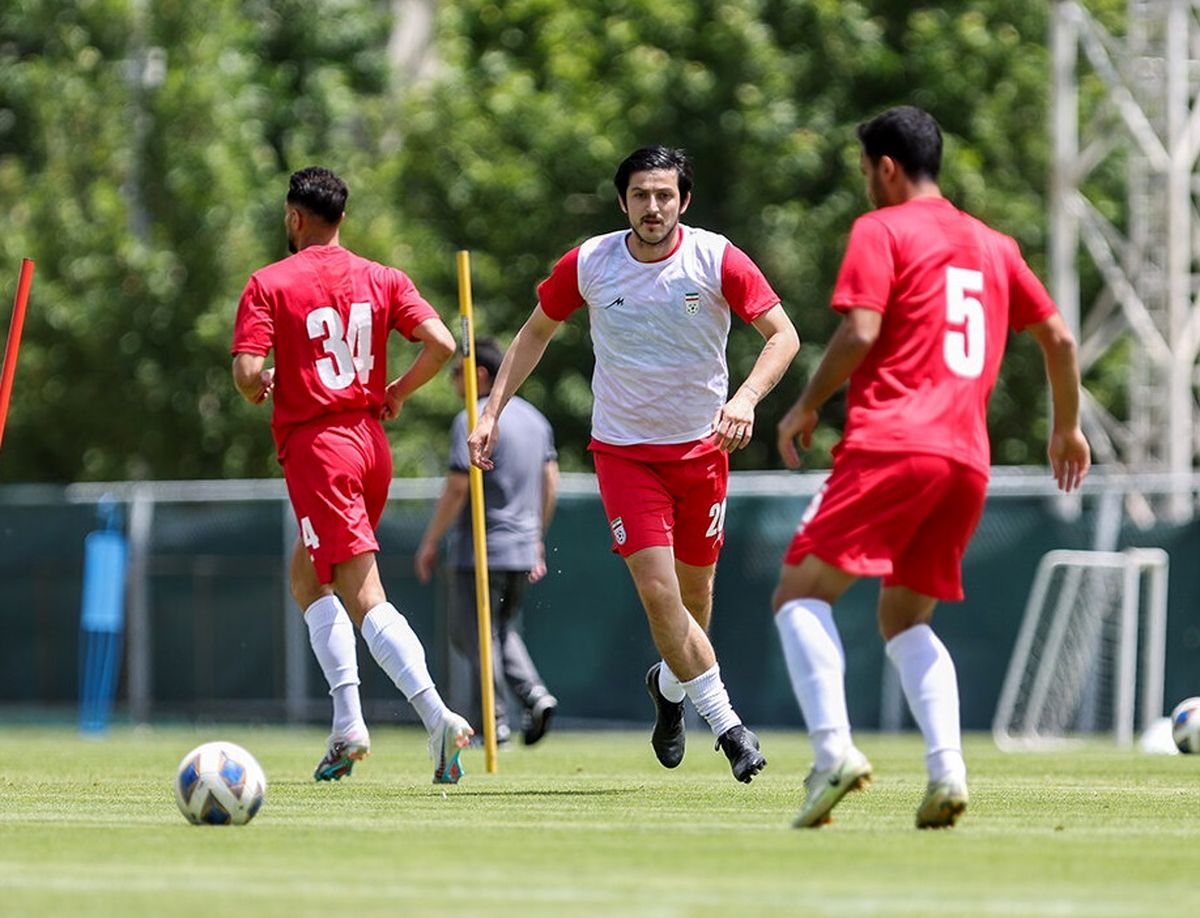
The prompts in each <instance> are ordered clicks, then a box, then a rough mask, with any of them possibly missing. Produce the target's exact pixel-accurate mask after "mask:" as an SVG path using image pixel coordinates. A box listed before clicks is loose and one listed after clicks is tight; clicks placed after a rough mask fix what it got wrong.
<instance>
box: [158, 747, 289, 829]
mask: <svg viewBox="0 0 1200 918" xmlns="http://www.w3.org/2000/svg"><path fill="white" fill-rule="evenodd" d="M266 793H267V778H266V775H264V774H263V770H262V767H261V766H260V765H259V764H258V762H257V761H256V760H255V758H254V756H252V755H251V754H250V753H249V752H247V751H246V750H245V749H243V748H242V747H241V746H239V745H237V744H236V743H225V742H213V743H202V744H201V745H199V746H197V747H196V748H195V749H193V750H192V751H191V752H189V753H188V754H187V755H185V756H184V757H183V761H181V762H180V763H179V771H178V773H177V774H176V776H175V802H176V803H178V804H179V811H180V812H181V813H183V815H184V816H186V817H187V819H188V821H189V822H191V823H194V824H195V825H212V826H228V825H234V826H243V825H245V824H246V823H248V822H249V821H250V820H251V819H253V818H254V814H255V813H257V812H258V808H259V807H260V806H262V802H263V797H264V796H266Z"/></svg>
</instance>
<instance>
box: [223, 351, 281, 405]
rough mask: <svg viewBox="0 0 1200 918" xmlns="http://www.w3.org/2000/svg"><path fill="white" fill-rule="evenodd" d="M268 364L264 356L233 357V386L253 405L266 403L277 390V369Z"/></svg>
mask: <svg viewBox="0 0 1200 918" xmlns="http://www.w3.org/2000/svg"><path fill="white" fill-rule="evenodd" d="M266 363H267V358H266V356H265V355H263V354H246V353H240V354H234V355H233V384H234V385H235V386H237V390H238V392H240V393H241V396H242V398H244V399H245V400H246V401H248V402H249V403H250V404H251V405H257V404H259V403H260V402H264V401H266V399H267V397H268V396H269V395H270V394H271V390H272V389H274V388H275V368H274V367H268V366H266Z"/></svg>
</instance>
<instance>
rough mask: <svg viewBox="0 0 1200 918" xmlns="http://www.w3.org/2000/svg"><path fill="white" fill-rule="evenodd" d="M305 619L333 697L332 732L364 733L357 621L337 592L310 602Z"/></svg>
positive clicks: (309, 637)
mask: <svg viewBox="0 0 1200 918" xmlns="http://www.w3.org/2000/svg"><path fill="white" fill-rule="evenodd" d="M304 623H305V624H306V625H308V643H309V644H310V645H311V646H312V649H313V654H315V655H316V658H317V662H318V663H320V664H321V672H323V673H324V674H325V681H326V682H328V683H329V695H330V697H332V698H333V730H332V733H333V735H334V736H335V737H343V738H344V737H346V736H351V735H358V734H360V733H365V732H366V724H364V723H363V716H362V704H361V702H360V701H359V697H358V685H359V679H358V652H357V648H356V646H355V643H354V623H353V622H351V621H350V616H349V615H347V614H346V609H345V608H344V607H343V606H342V603H341V601H340V600H339V599H338V598H337V597H336V596H322V597H321V598H320V599H318V600H317V601H316V602H314V603H313V604H312V605H311V606H309V607H308V608H307V609H306V610H305V612H304Z"/></svg>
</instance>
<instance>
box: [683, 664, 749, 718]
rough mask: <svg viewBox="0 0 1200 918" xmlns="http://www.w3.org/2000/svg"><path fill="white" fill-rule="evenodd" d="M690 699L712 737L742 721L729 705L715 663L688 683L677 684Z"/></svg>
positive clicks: (718, 667) (719, 668) (719, 671)
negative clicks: (710, 730) (706, 722)
mask: <svg viewBox="0 0 1200 918" xmlns="http://www.w3.org/2000/svg"><path fill="white" fill-rule="evenodd" d="M679 684H680V685H681V686H682V687H683V690H684V691H685V692H686V693H687V696H688V698H690V699H692V704H694V705H695V706H696V710H697V711H699V712H700V716H701V717H703V718H704V719H705V720H707V721H708V725H709V727H711V728H712V732H713V736H720V735H721V734H722V733H724V732H725V731H726V730H728V729H729V728H730V727H736V726H737V725H738V724H740V723H741V722H742V719H741V718H740V717H738V716H737V714H736V713H734V710H733V706H732V705H731V704H730V703H729V693H728V692H726V691H725V683H723V682H722V681H721V667H720V666H718V665H717V664H716V663H714V664H713V666H712V669H710V670H708V671H706V672H703V673H701V674H700V675H698V676H697V677H696V678H695V679H693V680H691V681H690V682H681V683H679Z"/></svg>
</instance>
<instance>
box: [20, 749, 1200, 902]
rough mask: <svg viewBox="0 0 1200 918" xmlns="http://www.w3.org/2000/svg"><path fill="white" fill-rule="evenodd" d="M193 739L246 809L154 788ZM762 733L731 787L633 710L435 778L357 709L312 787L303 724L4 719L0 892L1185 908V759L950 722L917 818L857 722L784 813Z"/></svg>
mask: <svg viewBox="0 0 1200 918" xmlns="http://www.w3.org/2000/svg"><path fill="white" fill-rule="evenodd" d="M208 739H229V740H232V741H234V742H238V743H241V744H243V745H245V746H246V747H247V748H249V749H250V750H251V751H252V752H254V753H255V755H256V756H257V757H258V759H259V761H260V762H261V763H262V765H263V768H264V769H265V771H266V773H267V777H268V780H269V782H270V789H269V791H268V794H267V801H266V803H265V805H264V806H263V809H262V811H261V812H260V813H259V815H258V817H257V818H256V819H255V821H254V822H253V823H251V824H250V825H248V826H245V827H241V828H213V827H207V826H205V827H194V826H191V825H189V824H187V823H186V822H185V821H184V819H183V817H182V816H180V814H179V812H178V811H177V810H176V808H175V801H174V798H173V795H172V780H173V778H174V774H175V767H176V764H177V762H178V761H179V759H180V758H181V757H182V755H183V754H184V753H185V752H187V750H188V749H190V748H191V747H192V746H194V745H196V744H198V743H199V742H202V741H204V740H208ZM762 739H763V748H764V751H765V753H766V755H767V758H768V760H769V761H770V765H769V767H768V768H767V770H766V771H765V772H764V773H763V774H762V775H760V776H759V777H758V778H756V779H755V781H754V783H753V784H752V785H749V786H744V785H740V784H738V783H736V782H735V781H734V780H733V779H732V778H731V777H730V776H729V772H728V769H727V767H726V764H725V760H724V757H723V756H721V755H719V754H718V753H715V752H713V751H712V744H711V741H710V738H709V737H708V736H707V735H706V734H699V733H694V734H693V736H692V744H691V746H690V748H689V750H688V754H687V758H686V759H685V761H684V763H683V765H682V766H680V768H678V769H677V770H675V771H666V770H664V769H662V768H660V767H659V766H658V764H657V763H656V762H655V760H654V758H653V754H652V753H651V751H650V748H649V744H648V730H647V731H646V733H645V734H643V733H609V732H586V733H585V732H576V733H565V732H558V733H554V734H551V736H550V737H549V738H548V739H547V740H546V741H545V742H543V743H542V744H541V745H540V746H538V747H535V748H533V749H524V748H515V749H512V750H504V751H503V752H501V754H500V757H499V771H498V773H497V774H493V775H489V774H487V773H486V772H485V770H484V763H483V753H482V751H480V750H469V751H468V752H467V753H466V756H465V759H464V761H465V764H466V768H467V771H468V774H467V776H466V777H465V778H464V779H463V781H462V783H460V784H459V785H458V786H456V787H448V788H445V789H443V788H440V787H434V786H432V785H431V784H430V783H429V776H430V769H429V766H428V764H427V760H426V758H425V742H424V736H423V734H421V733H419V732H418V731H416V730H413V729H386V728H381V727H377V728H375V730H374V731H373V740H374V754H373V756H372V757H371V758H370V759H368V760H367V761H366V762H364V763H362V764H361V765H359V766H358V767H357V768H356V770H355V773H354V774H353V775H352V776H351V777H349V778H347V779H345V780H343V781H342V782H340V783H337V784H320V785H318V784H316V783H314V782H313V781H312V780H311V779H310V773H311V769H312V766H313V764H314V762H315V760H316V758H317V757H318V756H319V754H320V752H321V751H322V745H323V741H324V734H323V733H321V732H318V731H314V730H289V729H257V728H245V727H242V728H238V727H217V728H212V729H206V730H203V731H197V730H193V729H190V728H189V729H183V728H178V729H155V730H153V731H150V732H136V731H133V730H129V729H117V730H114V731H113V732H112V733H111V734H110V735H109V736H108V737H107V738H106V739H103V740H85V739H81V738H79V737H78V736H77V735H76V734H74V733H73V732H70V731H68V730H51V729H37V728H30V727H15V726H14V727H5V728H0V914H3V915H56V916H57V915H122V916H128V915H231V914H246V915H255V916H268V915H282V916H289V918H296V916H301V915H317V914H323V915H335V916H336V915H356V916H357V915H384V914H387V915H448V914H455V913H461V914H472V915H489V914H495V915H516V914H522V915H527V914H538V915H570V916H579V915H606V916H610V918H613V916H623V915H680V916H683V915H687V916H694V915H721V916H730V915H752V914H766V915H773V914H778V915H787V914H795V915H814V916H823V915H830V916H832V915H838V916H845V915H851V916H853V915H867V916H875V915H886V916H891V915H912V916H916V915H931V914H936V915H1004V916H1008V915H1021V916H1037V915H1052V916H1063V915H1086V916H1109V915H1136V916H1159V915H1185V914H1186V915H1194V914H1196V900H1197V894H1196V888H1197V887H1196V874H1197V870H1196V867H1197V863H1200V860H1198V858H1200V757H1191V756H1148V755H1142V754H1138V753H1135V752H1119V751H1116V750H1114V749H1111V748H1106V747H1103V746H1100V745H1096V746H1090V747H1088V748H1087V749H1086V750H1083V751H1077V752H1072V753H1069V754H1057V753H1056V754H1036V755H1034V754H1030V755H1020V756H1010V755H1004V754H1002V753H1000V752H998V751H996V750H995V748H994V747H993V746H992V745H991V742H990V739H988V738H987V737H983V736H977V737H969V738H968V746H967V756H968V763H969V765H970V767H971V769H972V775H971V777H972V783H971V793H972V800H971V807H970V809H969V810H968V812H967V815H966V817H965V818H964V820H963V822H962V823H961V824H960V825H959V826H958V828H956V829H953V830H950V831H941V832H918V831H917V830H915V829H914V828H912V820H913V813H914V809H915V807H916V804H917V801H918V799H919V797H920V794H921V791H922V789H923V786H924V772H923V767H922V750H921V745H920V742H919V740H918V739H917V738H916V737H914V736H901V737H893V736H875V735H870V734H866V735H863V736H861V737H860V739H859V743H860V745H861V747H862V748H863V750H864V751H865V752H866V753H867V754H868V756H870V758H871V759H872V761H873V763H874V765H875V770H876V779H875V783H874V784H873V785H872V786H871V787H870V788H869V789H868V790H867V791H866V793H863V794H855V795H852V796H850V797H848V798H847V799H846V800H845V801H844V802H843V803H842V804H841V806H840V807H839V808H838V809H837V811H836V812H835V816H836V820H835V822H834V824H833V825H832V826H828V827H826V828H824V829H820V830H815V831H813V830H807V831H797V830H794V829H791V828H789V822H790V820H791V817H792V815H793V814H794V812H795V810H796V808H797V806H798V805H799V802H800V794H801V790H800V787H801V780H802V779H803V776H804V773H805V771H806V770H807V765H808V762H809V753H808V746H807V742H806V740H805V739H804V738H803V737H802V736H800V735H795V734H788V733H765V734H763V736H762Z"/></svg>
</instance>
